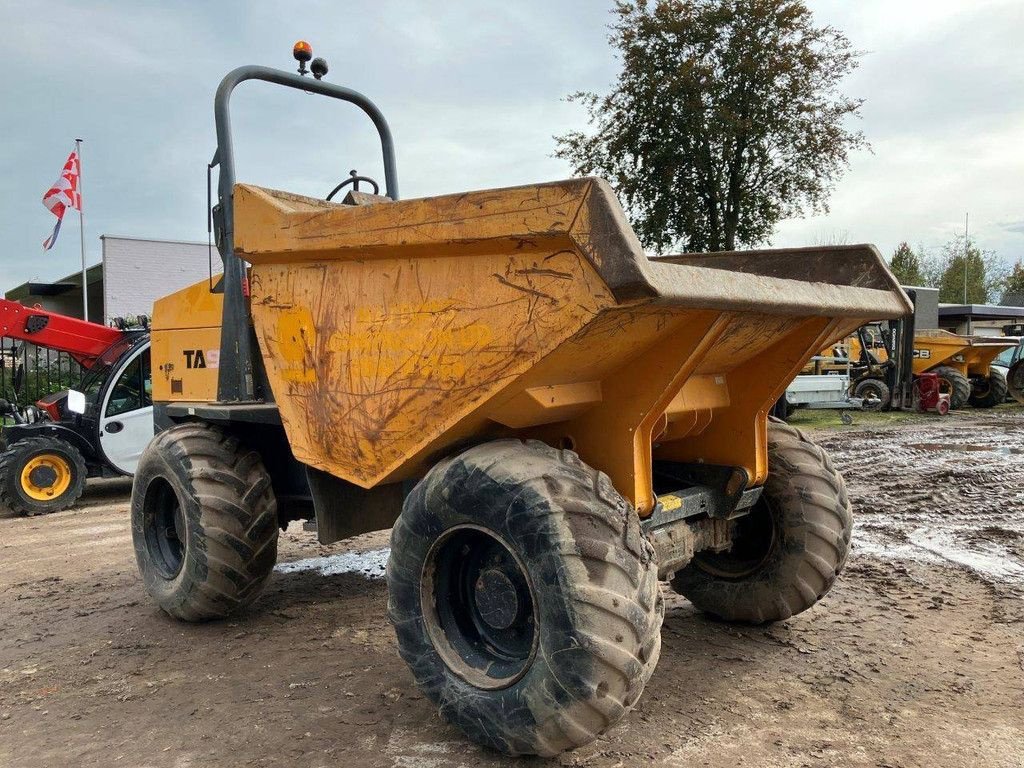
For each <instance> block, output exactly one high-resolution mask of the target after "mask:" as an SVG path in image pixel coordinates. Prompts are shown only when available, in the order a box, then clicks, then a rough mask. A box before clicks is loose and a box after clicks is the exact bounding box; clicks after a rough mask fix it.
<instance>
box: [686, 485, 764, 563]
mask: <svg viewBox="0 0 1024 768" xmlns="http://www.w3.org/2000/svg"><path fill="white" fill-rule="evenodd" d="M777 539H778V537H777V535H776V530H775V515H774V511H773V509H772V505H771V502H770V501H769V500H768V499H767V498H766V497H765V496H764V494H763V492H762V495H761V498H760V499H758V501H757V504H755V505H754V508H753V509H752V510H750V512H749V514H746V515H744V516H743V517H741V518H739V519H738V520H736V521H735V523H734V527H733V531H732V547H730V548H729V550H727V551H725V552H698V553H697V554H696V555H694V557H693V561H694V562H695V563H696V564H697V567H698V568H700V569H701V570H702V571H704V572H705V573H708V574H710V575H712V576H715V577H717V578H720V579H725V580H728V581H740V580H741V579H745V578H747V577H748V576H750V575H751V574H754V573H756V572H757V571H759V570H760V569H761V567H762V566H763V565H764V564H765V562H766V561H767V560H768V558H769V557H771V554H772V552H773V550H774V549H775V544H776V541H777Z"/></svg>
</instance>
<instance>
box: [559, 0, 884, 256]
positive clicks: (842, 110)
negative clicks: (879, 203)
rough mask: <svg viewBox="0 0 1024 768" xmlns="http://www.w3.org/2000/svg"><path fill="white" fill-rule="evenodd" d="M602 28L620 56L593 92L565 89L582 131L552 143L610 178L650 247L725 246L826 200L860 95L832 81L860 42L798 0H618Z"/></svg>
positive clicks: (853, 140) (847, 148) (843, 161)
mask: <svg viewBox="0 0 1024 768" xmlns="http://www.w3.org/2000/svg"><path fill="white" fill-rule="evenodd" d="M613 15H614V17H615V18H614V21H613V23H612V25H611V34H610V36H609V41H610V42H611V44H612V46H613V47H614V48H616V49H617V52H618V55H619V57H620V58H621V60H622V71H621V72H620V73H619V76H618V81H617V82H616V84H615V85H614V87H613V88H612V90H611V92H610V93H609V94H608V95H606V96H598V95H597V94H594V93H583V92H581V93H576V94H573V95H572V96H570V97H569V99H570V100H572V101H578V102H580V103H582V104H584V105H585V106H586V108H587V111H588V114H589V118H590V123H591V126H592V129H593V130H592V132H591V133H585V132H582V131H572V132H569V133H567V134H565V135H562V136H556V137H555V140H556V141H557V143H558V149H557V151H556V156H557V157H560V158H563V159H565V160H567V161H569V163H570V164H571V165H572V166H573V169H574V170H575V172H576V173H578V174H580V175H590V174H596V175H600V176H604V177H605V178H607V179H608V180H609V181H610V182H611V183H612V185H613V186H614V187H615V189H616V191H617V193H618V194H619V196H620V198H621V199H622V201H623V204H624V206H625V207H626V209H627V211H628V212H629V214H630V217H631V218H632V220H633V225H634V228H635V229H636V232H637V235H638V236H639V237H640V239H641V241H642V242H643V243H644V245H646V246H647V247H649V248H652V249H655V250H658V251H664V250H666V249H668V248H670V247H683V248H685V249H686V250H690V251H695V250H708V251H715V250H722V249H726V250H731V249H734V248H736V247H737V246H738V245H755V244H759V243H763V242H765V241H766V240H767V239H768V238H769V237H770V236H771V234H772V231H773V230H774V227H775V225H776V224H777V223H778V222H779V221H780V220H781V219H784V218H788V217H793V216H798V215H801V214H803V213H806V212H808V211H810V212H824V211H827V210H828V205H827V200H828V196H829V194H830V192H831V190H832V187H833V186H834V184H835V181H836V180H837V179H838V177H839V176H840V174H841V173H842V171H843V169H844V168H845V167H846V166H847V165H848V156H849V153H850V152H851V151H852V150H854V149H856V148H858V147H863V146H866V141H865V140H864V136H863V134H862V133H861V132H860V131H855V130H852V129H850V128H849V127H848V126H847V123H848V119H849V118H850V117H851V116H856V115H858V113H859V110H860V106H861V104H862V100H860V99H851V98H847V97H845V96H843V95H842V94H841V93H840V92H839V90H838V84H839V81H840V80H842V78H843V77H844V76H845V75H847V74H848V73H849V72H851V71H852V70H853V69H854V68H855V67H856V66H857V58H858V56H859V54H858V53H857V52H856V51H854V50H853V49H852V47H851V45H850V42H849V40H847V38H846V37H845V36H844V35H843V34H842V33H841V32H839V31H838V30H836V29H834V28H832V27H829V26H823V27H819V26H816V25H815V24H814V20H813V17H812V15H811V12H810V10H808V8H807V6H806V5H805V4H804V2H803V0H653V1H652V0H634V1H633V2H626V1H624V0H620V1H619V2H617V3H616V6H615V8H614V9H613Z"/></svg>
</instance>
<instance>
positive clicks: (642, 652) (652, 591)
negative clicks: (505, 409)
mask: <svg viewBox="0 0 1024 768" xmlns="http://www.w3.org/2000/svg"><path fill="white" fill-rule="evenodd" d="M478 474H483V475H486V476H487V477H488V478H489V480H490V481H493V482H494V483H497V484H498V485H499V486H500V487H502V488H504V489H505V490H506V496H505V497H504V498H510V497H512V496H515V497H516V498H518V499H532V501H530V502H528V503H522V504H516V503H510V504H509V505H508V512H507V515H508V518H507V524H508V525H509V527H511V528H514V529H516V530H519V531H525V530H529V531H531V532H534V533H535V535H536V536H537V537H547V539H548V541H549V542H550V544H551V546H549V547H548V548H547V550H546V551H545V552H544V553H543V554H538V555H537V560H536V563H539V564H542V566H541V567H542V568H543V570H545V571H548V570H556V571H557V572H558V574H559V575H560V576H559V581H560V585H559V587H558V589H560V590H561V591H562V594H563V595H564V597H563V599H564V600H565V604H566V605H567V611H566V614H567V616H568V619H569V621H568V625H567V626H566V627H562V628H560V630H559V631H560V632H561V633H562V634H564V635H565V637H564V638H562V640H563V642H560V643H558V644H557V645H558V648H557V650H556V651H555V654H551V653H550V651H551V649H550V648H548V647H547V645H546V643H545V640H544V639H543V637H544V636H543V634H542V640H541V646H540V648H539V650H538V655H537V658H536V659H535V660H534V662H533V666H532V667H531V669H530V670H529V671H528V672H527V673H526V675H525V676H524V677H523V678H522V679H521V680H519V681H518V682H517V683H515V684H514V685H513V686H512V689H510V690H508V691H507V692H500V691H499V692H495V691H487V690H482V689H478V688H474V687H472V686H470V685H469V684H468V683H465V682H464V681H462V680H461V679H460V678H457V677H456V676H454V675H453V674H452V673H451V672H450V671H449V670H448V669H447V667H446V666H445V665H444V663H443V661H442V660H441V659H440V657H439V656H438V655H437V653H436V651H435V650H434V649H433V646H432V645H431V643H430V640H429V637H428V636H427V634H426V630H425V627H424V623H423V619H422V617H421V616H420V615H418V610H417V606H418V605H419V598H418V594H419V578H420V572H421V569H422V559H421V558H420V557H418V556H417V554H416V553H417V552H423V551H424V542H422V541H420V542H417V541H416V540H417V539H418V538H419V537H420V536H421V534H420V533H419V530H418V529H419V528H421V527H422V526H421V525H420V518H422V517H424V516H430V515H433V514H434V510H435V507H434V506H433V504H434V503H437V502H439V501H440V500H441V499H443V498H444V497H445V494H446V493H448V492H449V491H451V493H452V495H454V494H455V493H456V491H455V490H453V489H451V488H450V487H449V486H451V484H452V481H453V479H455V480H456V481H457V479H458V478H466V477H469V476H476V475H478ZM435 531H436V529H435ZM417 543H418V544H419V545H420V546H418V547H417V546H411V545H414V544H417ZM388 587H389V594H390V599H389V601H388V607H389V615H390V618H391V621H392V623H393V624H394V626H395V629H396V633H397V636H398V644H399V651H400V653H401V655H402V658H403V659H404V660H405V661H406V662H407V663H408V665H409V667H410V669H411V670H412V672H413V675H414V677H415V678H416V682H417V684H418V685H419V687H420V688H421V690H423V692H424V693H425V694H426V695H427V697H428V698H429V699H430V700H431V701H433V702H434V703H435V704H437V706H438V707H439V709H440V711H441V713H442V715H443V716H445V717H446V718H447V719H448V720H449V721H451V722H453V723H455V724H456V725H458V726H459V727H460V728H461V729H462V730H463V731H464V732H466V734H467V735H468V736H469V737H470V738H472V739H473V740H475V741H477V742H479V743H482V744H484V745H486V746H489V747H491V748H494V749H497V750H499V751H502V752H505V753H506V754H512V755H517V754H537V755H543V756H551V755H554V754H557V753H559V752H562V751H564V750H566V749H572V748H575V747H578V746H581V745H583V744H586V743H588V742H590V741H593V740H594V739H595V738H597V737H598V736H599V735H600V734H601V733H603V732H604V731H606V730H607V729H608V728H610V727H611V726H612V725H613V724H614V723H616V722H617V721H618V720H619V719H621V718H622V717H623V716H624V715H625V714H626V712H628V710H629V709H630V708H631V707H632V706H633V705H634V704H635V703H636V702H637V700H638V699H639V698H640V695H641V692H642V691H643V688H644V685H645V684H646V683H647V681H648V679H649V678H650V676H651V674H652V673H653V671H654V667H655V666H656V665H657V663H658V657H659V654H660V648H661V635H660V629H661V622H662V618H663V616H664V604H663V601H662V598H661V593H660V587H659V585H658V582H657V565H656V563H655V558H654V550H653V547H652V546H651V544H650V543H649V542H648V541H647V540H646V539H645V538H644V537H643V536H642V534H641V532H640V525H639V519H638V517H637V515H636V513H635V511H634V510H633V509H632V507H631V506H630V505H629V504H628V503H627V502H626V501H625V499H623V498H622V496H621V495H620V494H619V493H618V492H617V491H616V490H615V488H614V486H613V485H612V483H611V481H610V480H609V479H608V477H607V476H606V475H604V474H603V473H601V472H598V471H596V470H594V469H591V468H590V467H588V466H587V465H586V464H584V463H583V462H582V461H581V460H580V458H579V457H578V456H577V455H576V454H575V453H573V452H572V451H569V450H558V449H555V448H552V447H550V446H548V445H547V444H545V443H542V442H538V441H528V442H526V443H524V442H522V441H519V440H500V441H495V442H492V443H487V444H484V445H481V446H477V447H475V448H471V449H469V450H468V451H466V452H464V453H463V454H461V455H460V456H458V457H455V458H453V459H448V460H446V461H443V462H441V463H440V464H438V465H437V466H435V467H434V468H433V469H432V470H431V471H430V472H429V473H428V474H427V476H426V477H425V478H424V479H423V480H422V481H421V482H420V483H419V484H418V485H417V487H416V489H414V491H413V492H412V494H410V496H409V498H408V499H407V500H406V504H405V507H404V509H403V512H402V516H401V517H400V518H399V520H398V522H397V523H396V525H395V527H394V529H393V532H392V549H391V558H390V560H389V562H388ZM535 589H538V590H540V589H550V586H539V585H535ZM413 593H415V595H417V597H415V598H413V597H412V594H413ZM535 672H536V674H535ZM513 689H514V690H513ZM492 694H501V695H492Z"/></svg>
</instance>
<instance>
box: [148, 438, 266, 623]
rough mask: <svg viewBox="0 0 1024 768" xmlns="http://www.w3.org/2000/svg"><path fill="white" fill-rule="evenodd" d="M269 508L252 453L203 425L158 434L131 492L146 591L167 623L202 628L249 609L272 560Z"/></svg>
mask: <svg viewBox="0 0 1024 768" xmlns="http://www.w3.org/2000/svg"><path fill="white" fill-rule="evenodd" d="M277 532H278V526H277V502H276V501H275V499H274V492H273V490H272V489H271V486H270V475H269V474H268V473H267V470H266V469H265V468H264V466H263V461H262V460H261V459H260V455H259V454H258V453H257V452H256V451H253V450H249V449H247V448H245V447H244V446H242V445H240V444H239V442H238V440H237V439H236V438H234V437H231V436H229V435H227V434H225V433H224V432H222V431H221V430H219V429H217V428H215V427H212V426H209V425H207V424H183V425H181V426H177V427H174V428H172V429H169V430H167V431H165V432H161V433H160V434H159V435H157V437H156V438H154V440H153V441H152V442H151V443H150V444H149V446H148V447H147V448H146V450H145V452H144V453H143V454H142V458H141V460H140V461H139V466H138V469H137V470H136V472H135V481H134V484H133V486H132V539H133V541H134V544H135V559H136V562H137V563H138V566H139V573H140V574H141V575H142V580H143V581H144V582H145V585H146V591H147V592H149V594H150V596H151V597H152V598H153V599H154V600H155V601H156V603H157V605H159V606H160V608H162V609H163V610H164V611H166V612H167V613H168V614H170V615H171V616H174V617H175V618H178V619H182V620H184V621H206V620H209V619H220V618H224V617H225V616H229V615H231V614H233V613H235V612H237V611H239V610H241V609H242V608H245V607H246V606H248V605H249V604H250V603H252V602H253V601H254V600H255V599H256V598H257V597H258V596H259V594H260V592H261V591H262V590H263V586H264V584H265V583H266V581H267V578H268V577H269V576H270V572H271V571H272V570H273V568H274V564H275V562H276V561H277Z"/></svg>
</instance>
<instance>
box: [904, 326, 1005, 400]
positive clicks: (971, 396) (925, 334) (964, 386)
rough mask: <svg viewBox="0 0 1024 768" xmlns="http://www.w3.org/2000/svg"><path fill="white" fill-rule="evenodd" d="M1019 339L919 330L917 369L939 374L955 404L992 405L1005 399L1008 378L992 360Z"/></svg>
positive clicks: (917, 333) (916, 349) (944, 389)
mask: <svg viewBox="0 0 1024 768" xmlns="http://www.w3.org/2000/svg"><path fill="white" fill-rule="evenodd" d="M1016 343H1017V342H1016V340H1013V341H1009V340H1002V339H998V338H990V337H985V336H959V335H957V334H955V333H950V332H949V331H943V330H937V329H932V330H919V331H917V332H916V333H915V334H914V373H915V374H918V373H924V372H925V371H930V372H932V373H936V374H938V376H939V384H940V388H941V390H942V391H943V392H948V393H949V394H950V407H952V408H961V407H963V406H964V405H967V404H968V403H969V404H970V405H973V406H975V407H976V408H991V407H993V406H995V405H999V404H1000V403H1004V402H1006V378H1005V376H1004V375H1003V374H1002V373H1001V372H1000V371H998V370H996V369H994V368H992V361H993V360H995V359H996V357H998V356H999V353H1000V352H1003V351H1004V350H1007V349H1013V347H1014V346H1015V345H1016Z"/></svg>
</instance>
